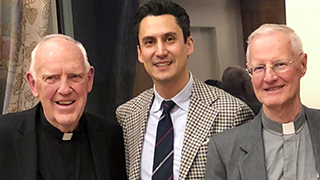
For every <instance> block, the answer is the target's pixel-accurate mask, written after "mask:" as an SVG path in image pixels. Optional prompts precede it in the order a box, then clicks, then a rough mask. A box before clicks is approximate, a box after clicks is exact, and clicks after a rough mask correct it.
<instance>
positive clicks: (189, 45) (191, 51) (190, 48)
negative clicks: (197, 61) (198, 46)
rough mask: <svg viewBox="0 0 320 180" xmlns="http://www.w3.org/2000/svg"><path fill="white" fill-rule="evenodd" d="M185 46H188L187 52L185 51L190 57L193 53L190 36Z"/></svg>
mask: <svg viewBox="0 0 320 180" xmlns="http://www.w3.org/2000/svg"><path fill="white" fill-rule="evenodd" d="M186 44H187V46H188V51H187V55H188V56H190V55H191V54H192V53H193V51H194V44H193V38H192V37H191V36H189V37H188V38H187V42H186Z"/></svg>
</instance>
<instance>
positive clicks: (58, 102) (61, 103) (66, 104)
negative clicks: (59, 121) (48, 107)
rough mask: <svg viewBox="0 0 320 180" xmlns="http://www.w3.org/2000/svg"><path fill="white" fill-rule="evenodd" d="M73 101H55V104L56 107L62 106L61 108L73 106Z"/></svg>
mask: <svg viewBox="0 0 320 180" xmlns="http://www.w3.org/2000/svg"><path fill="white" fill-rule="evenodd" d="M74 102H75V101H57V102H56V104H58V105H63V106H68V105H71V104H73V103H74Z"/></svg>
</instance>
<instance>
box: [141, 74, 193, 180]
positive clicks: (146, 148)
mask: <svg viewBox="0 0 320 180" xmlns="http://www.w3.org/2000/svg"><path fill="white" fill-rule="evenodd" d="M189 75H190V79H189V82H188V83H187V85H186V86H185V87H184V88H183V89H182V90H181V91H180V92H179V93H178V94H177V95H176V96H174V97H173V98H172V99H171V100H173V101H174V102H175V103H176V105H175V106H174V107H173V109H172V110H171V111H170V115H171V119H172V124H173V131H174V155H173V179H174V180H178V178H179V169H180V159H181V151H182V145H183V139H184V132H185V127H186V123H187V116H188V108H189V103H190V97H191V91H192V84H193V78H192V74H191V73H189ZM153 89H154V92H155V93H154V94H155V98H154V101H153V103H152V106H151V109H150V113H149V118H148V122H147V128H146V133H145V136H144V142H143V147H142V155H141V179H142V180H149V179H151V178H152V169H153V159H154V146H155V141H156V135H157V126H158V121H159V118H160V116H161V113H162V108H161V103H162V101H163V100H165V99H163V98H162V97H161V96H160V95H159V94H158V93H157V91H156V89H155V88H154V87H153ZM166 100H168V99H166Z"/></svg>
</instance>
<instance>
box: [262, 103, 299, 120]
mask: <svg viewBox="0 0 320 180" xmlns="http://www.w3.org/2000/svg"><path fill="white" fill-rule="evenodd" d="M301 106H302V105H301V102H300V101H299V103H294V104H291V105H289V106H285V105H282V106H277V107H268V106H265V105H263V106H262V110H263V112H264V114H265V115H266V116H267V117H268V118H269V119H271V120H273V121H275V122H278V123H282V124H285V123H289V122H293V121H294V120H295V119H296V118H297V116H298V115H299V114H300V112H301Z"/></svg>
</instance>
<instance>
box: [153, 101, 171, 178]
mask: <svg viewBox="0 0 320 180" xmlns="http://www.w3.org/2000/svg"><path fill="white" fill-rule="evenodd" d="M174 105H175V103H174V102H173V101H171V100H170V101H163V102H162V107H163V112H162V115H161V117H160V119H159V122H158V127H157V137H156V144H155V149H154V160H153V172H152V180H169V179H173V126H172V121H171V117H170V111H171V109H172V108H173V106H174Z"/></svg>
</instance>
